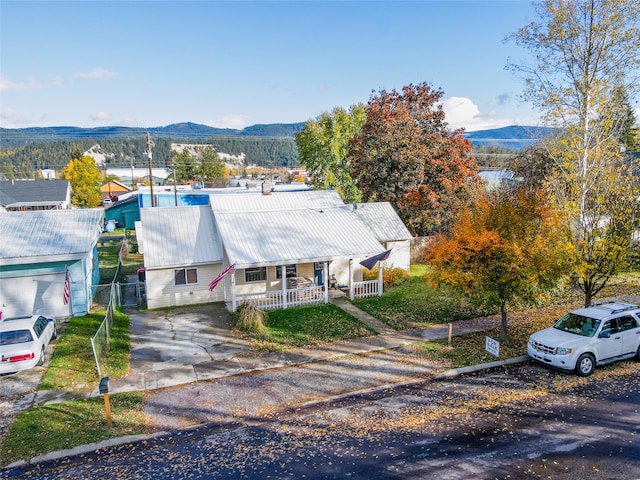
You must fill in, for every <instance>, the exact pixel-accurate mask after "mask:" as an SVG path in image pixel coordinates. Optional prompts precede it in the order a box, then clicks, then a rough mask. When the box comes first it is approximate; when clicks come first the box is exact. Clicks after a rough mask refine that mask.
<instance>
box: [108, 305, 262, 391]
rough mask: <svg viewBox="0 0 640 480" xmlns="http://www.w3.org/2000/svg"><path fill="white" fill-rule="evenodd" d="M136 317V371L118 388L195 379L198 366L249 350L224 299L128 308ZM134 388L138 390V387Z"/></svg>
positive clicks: (133, 346) (133, 319)
mask: <svg viewBox="0 0 640 480" xmlns="http://www.w3.org/2000/svg"><path fill="white" fill-rule="evenodd" d="M125 313H127V314H128V315H129V316H130V318H131V327H130V335H131V358H130V360H131V367H130V371H131V373H130V374H129V375H127V376H126V377H124V378H122V379H118V380H113V381H112V382H110V384H111V385H110V390H111V391H112V392H117V391H124V390H131V389H136V390H137V389H139V390H144V389H149V388H161V387H163V386H164V384H165V383H167V382H171V383H173V384H175V383H180V382H179V381H178V379H176V377H180V376H183V377H184V378H185V382H184V383H190V382H191V381H193V380H192V378H193V375H194V373H193V372H194V369H195V367H196V366H198V365H200V366H204V365H211V364H216V363H219V362H224V361H225V360H229V359H232V358H234V357H236V356H237V355H240V354H242V353H245V352H247V351H249V349H250V345H249V343H248V342H247V341H246V340H244V339H242V338H240V337H239V336H238V334H237V333H232V331H231V328H232V327H231V314H230V313H229V312H228V311H227V310H226V309H225V308H224V305H223V304H221V303H215V304H207V305H200V306H193V307H181V308H174V309H169V310H166V311H165V310H151V311H146V312H139V311H137V310H130V311H127V310H125ZM132 387H134V388H132Z"/></svg>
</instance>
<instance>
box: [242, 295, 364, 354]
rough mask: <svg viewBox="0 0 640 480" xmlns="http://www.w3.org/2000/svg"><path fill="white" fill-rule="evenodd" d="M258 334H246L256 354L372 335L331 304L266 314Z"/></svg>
mask: <svg viewBox="0 0 640 480" xmlns="http://www.w3.org/2000/svg"><path fill="white" fill-rule="evenodd" d="M267 317H268V319H267V325H266V329H265V330H264V332H263V333H262V334H250V338H251V340H252V342H253V346H254V348H255V349H256V350H260V351H281V350H286V349H291V348H296V347H304V346H310V345H318V344H323V343H331V342H336V341H339V340H347V339H350V338H357V337H366V336H370V335H373V334H374V333H375V332H374V331H373V330H371V329H370V328H369V327H367V326H366V325H365V324H363V323H362V322H360V321H359V320H357V319H356V318H354V317H352V316H351V315H349V314H348V313H346V312H345V311H344V310H342V309H340V308H338V307H336V306H335V305H332V304H326V305H319V306H309V307H297V308H289V309H286V310H275V311H270V312H268V314H267Z"/></svg>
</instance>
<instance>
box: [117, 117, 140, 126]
mask: <svg viewBox="0 0 640 480" xmlns="http://www.w3.org/2000/svg"><path fill="white" fill-rule="evenodd" d="M118 125H120V126H122V127H137V126H139V122H138V120H136V119H135V118H125V119H124V120H121V121H120V123H118Z"/></svg>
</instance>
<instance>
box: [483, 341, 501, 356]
mask: <svg viewBox="0 0 640 480" xmlns="http://www.w3.org/2000/svg"><path fill="white" fill-rule="evenodd" d="M486 339H487V341H486V349H487V352H489V353H490V354H491V355H495V356H496V357H499V356H500V342H498V341H497V340H494V339H493V338H491V337H486Z"/></svg>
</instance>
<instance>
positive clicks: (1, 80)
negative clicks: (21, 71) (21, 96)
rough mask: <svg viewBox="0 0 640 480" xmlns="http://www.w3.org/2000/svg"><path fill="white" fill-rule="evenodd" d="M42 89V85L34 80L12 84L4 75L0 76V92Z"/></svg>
mask: <svg viewBox="0 0 640 480" xmlns="http://www.w3.org/2000/svg"><path fill="white" fill-rule="evenodd" d="M42 87H43V85H42V83H40V82H36V81H35V80H29V81H28V82H22V83H18V82H12V81H11V80H9V79H8V78H7V77H6V76H5V75H0V90H37V89H38V88H42Z"/></svg>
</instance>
